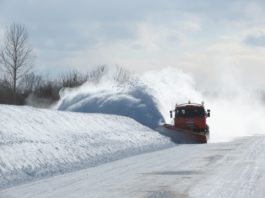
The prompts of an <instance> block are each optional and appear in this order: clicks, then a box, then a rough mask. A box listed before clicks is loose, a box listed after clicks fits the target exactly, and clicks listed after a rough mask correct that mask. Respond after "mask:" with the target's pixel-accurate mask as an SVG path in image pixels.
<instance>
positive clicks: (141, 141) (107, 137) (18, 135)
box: [0, 105, 172, 188]
mask: <svg viewBox="0 0 265 198" xmlns="http://www.w3.org/2000/svg"><path fill="white" fill-rule="evenodd" d="M0 114H1V116H0V188H3V187H6V186H10V185H15V184H17V183H21V182H25V181H29V180H34V179H36V178H41V177H47V176H51V175H54V174H59V173H64V172H69V171H73V170H77V169H81V168H86V167H91V166H96V165H99V164H102V163H105V162H109V161H113V160H117V159H120V158H123V157H127V156H131V155H135V154H139V153H142V152H147V151H153V150H158V149H161V148H165V147H168V146H170V145H171V144H172V143H171V142H170V140H169V139H168V138H166V137H163V136H161V135H159V133H157V132H155V131H153V130H151V129H149V128H147V127H145V126H143V125H141V124H139V123H137V122H136V121H134V120H133V119H131V118H127V117H122V116H115V115H104V114H82V113H72V112H60V111H53V110H43V109H36V108H31V107H15V106H7V105H0Z"/></svg>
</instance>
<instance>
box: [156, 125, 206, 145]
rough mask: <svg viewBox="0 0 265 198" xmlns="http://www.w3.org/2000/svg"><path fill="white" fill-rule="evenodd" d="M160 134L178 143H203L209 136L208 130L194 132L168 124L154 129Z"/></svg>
mask: <svg viewBox="0 0 265 198" xmlns="http://www.w3.org/2000/svg"><path fill="white" fill-rule="evenodd" d="M156 130H157V131H158V132H159V133H160V134H161V135H164V136H167V137H169V138H171V140H172V141H173V142H175V143H178V144H204V143H207V140H208V138H209V133H208V132H194V131H191V130H186V129H180V128H176V127H174V126H172V125H169V124H164V125H163V126H160V127H158V128H157V129H156Z"/></svg>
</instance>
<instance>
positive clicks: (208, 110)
mask: <svg viewBox="0 0 265 198" xmlns="http://www.w3.org/2000/svg"><path fill="white" fill-rule="evenodd" d="M210 116H211V110H210V109H207V117H210Z"/></svg>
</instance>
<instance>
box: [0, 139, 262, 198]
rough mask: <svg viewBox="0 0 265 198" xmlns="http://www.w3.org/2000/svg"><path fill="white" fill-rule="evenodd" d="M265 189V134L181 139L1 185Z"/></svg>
mask: <svg viewBox="0 0 265 198" xmlns="http://www.w3.org/2000/svg"><path fill="white" fill-rule="evenodd" d="M264 195H265V137H264V136H256V137H248V138H242V139H238V140H236V141H233V142H229V143H218V144H206V145H180V146H176V147H173V148H170V149H165V150H161V151H156V152H152V153H146V154H142V155H138V156H133V157H130V158H125V159H122V160H119V161H115V162H111V163H107V164H103V165H101V166H98V167H94V168H88V169H85V170H81V171H77V172H73V173H68V174H64V175H60V176H55V177H52V178H48V179H43V180H39V181H37V182H33V183H28V184H24V185H20V186H17V187H12V188H9V189H6V190H2V191H0V197H1V198H5V197H8V198H12V197H14V198H15V197H20V198H31V197H32V198H33V197H34V198H36V197H41V198H48V197H63V198H70V197H78V198H80V197H113V198H114V197H161V198H162V197H163V198H164V197H215V198H216V197H225V198H230V197H231V198H235V197H238V198H243V197H246V198H251V197H253V198H254V197H255V198H257V197H264Z"/></svg>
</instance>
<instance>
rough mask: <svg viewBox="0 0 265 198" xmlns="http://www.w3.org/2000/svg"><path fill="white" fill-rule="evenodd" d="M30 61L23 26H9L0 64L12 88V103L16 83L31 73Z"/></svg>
mask: <svg viewBox="0 0 265 198" xmlns="http://www.w3.org/2000/svg"><path fill="white" fill-rule="evenodd" d="M32 61H33V56H32V48H31V47H30V46H29V45H28V35H27V31H26V28H25V26H23V25H19V24H13V25H11V26H10V27H8V28H7V31H6V34H5V40H4V45H3V46H2V48H1V51H0V64H1V65H2V69H3V71H4V73H5V74H6V77H7V80H8V81H9V84H11V86H12V91H13V102H14V103H16V95H17V84H18V81H19V80H20V79H21V78H22V77H23V76H24V75H26V74H28V73H29V72H30V71H31V69H32V67H33V62H32Z"/></svg>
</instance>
